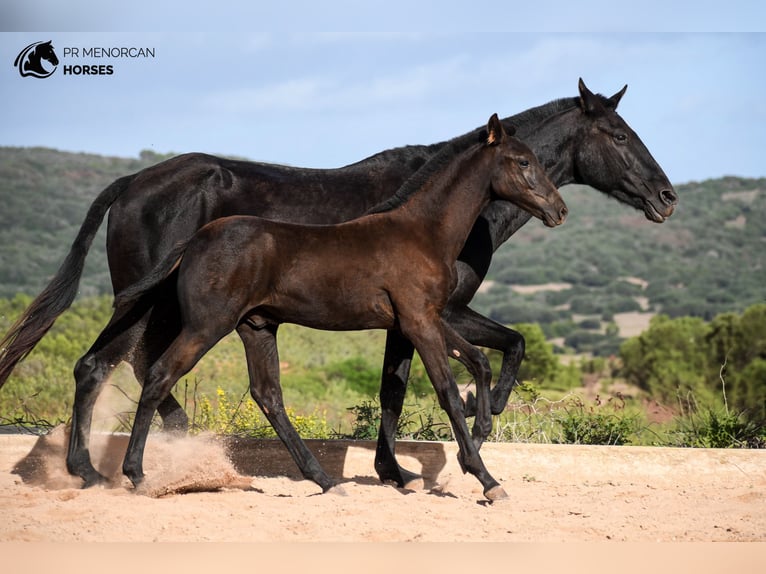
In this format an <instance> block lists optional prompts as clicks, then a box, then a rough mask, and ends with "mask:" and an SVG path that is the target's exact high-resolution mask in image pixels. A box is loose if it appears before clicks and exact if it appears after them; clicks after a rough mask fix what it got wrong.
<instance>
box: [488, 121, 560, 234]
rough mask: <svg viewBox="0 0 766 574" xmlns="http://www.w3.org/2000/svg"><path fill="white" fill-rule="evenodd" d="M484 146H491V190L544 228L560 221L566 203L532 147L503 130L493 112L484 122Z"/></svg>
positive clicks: (553, 225)
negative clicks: (485, 130)
mask: <svg viewBox="0 0 766 574" xmlns="http://www.w3.org/2000/svg"><path fill="white" fill-rule="evenodd" d="M487 134H488V135H487V145H488V146H494V147H495V148H496V149H495V158H494V165H493V167H492V170H493V171H492V192H493V193H494V194H495V195H496V196H497V197H499V198H500V199H505V200H507V201H510V202H511V203H514V204H516V205H518V206H519V207H521V208H522V209H524V210H526V211H528V212H529V213H531V214H532V215H533V216H535V217H537V218H538V219H541V220H542V221H543V223H545V225H547V226H548V227H555V226H557V225H561V224H562V223H564V220H565V219H566V216H567V212H568V209H567V206H566V204H565V203H564V200H563V199H562V198H561V195H560V194H559V192H558V190H557V189H556V186H555V185H553V183H552V182H551V180H550V179H548V176H547V175H546V173H545V169H543V166H542V165H540V162H539V161H538V160H537V157H536V156H535V154H534V153H532V150H530V149H529V147H527V145H526V144H524V143H522V142H521V140H518V139H516V138H514V137H512V135H513V134H512V133H510V134H509V133H507V132H506V131H505V129H504V128H503V124H502V123H501V122H500V120H499V119H498V117H497V114H493V115H492V117H491V118H489V123H488V124H487Z"/></svg>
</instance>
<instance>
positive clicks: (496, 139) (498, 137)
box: [487, 114, 505, 145]
mask: <svg viewBox="0 0 766 574" xmlns="http://www.w3.org/2000/svg"><path fill="white" fill-rule="evenodd" d="M503 139H505V130H504V129H503V124H502V123H501V122H500V118H498V117H497V114H492V117H491V118H489V121H488V122H487V145H497V144H499V143H500V142H502V141H503Z"/></svg>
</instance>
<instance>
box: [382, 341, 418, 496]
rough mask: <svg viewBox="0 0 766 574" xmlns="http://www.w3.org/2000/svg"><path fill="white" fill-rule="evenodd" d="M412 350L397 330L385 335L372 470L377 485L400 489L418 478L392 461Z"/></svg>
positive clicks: (394, 459)
mask: <svg viewBox="0 0 766 574" xmlns="http://www.w3.org/2000/svg"><path fill="white" fill-rule="evenodd" d="M414 351H415V349H414V347H413V346H412V343H410V341H409V340H408V339H407V338H406V337H403V336H402V334H401V333H399V332H398V331H388V332H387V334H386V356H385V362H384V369H383V375H382V377H381V381H380V429H379V431H378V445H377V448H376V450H375V471H376V472H377V473H378V477H379V478H380V480H381V482H389V481H390V482H394V483H396V485H397V486H399V487H400V488H404V487H405V486H407V484H409V483H411V482H413V481H415V480H418V479H420V478H421V476H420V475H419V474H415V473H414V472H410V471H408V470H405V469H404V468H402V467H401V466H399V463H398V462H397V460H396V453H395V445H396V442H395V441H396V429H397V426H398V423H399V417H400V416H401V414H402V406H403V404H404V395H405V392H406V391H407V378H408V377H409V373H410V365H411V363H412V356H413V353H414Z"/></svg>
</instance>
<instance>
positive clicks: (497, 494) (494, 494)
mask: <svg viewBox="0 0 766 574" xmlns="http://www.w3.org/2000/svg"><path fill="white" fill-rule="evenodd" d="M484 496H485V497H486V498H487V500H489V501H490V502H498V501H500V500H508V495H507V494H506V493H505V490H503V487H502V486H500V485H499V484H498V485H497V486H493V487H492V488H490V489H489V490H485V491H484Z"/></svg>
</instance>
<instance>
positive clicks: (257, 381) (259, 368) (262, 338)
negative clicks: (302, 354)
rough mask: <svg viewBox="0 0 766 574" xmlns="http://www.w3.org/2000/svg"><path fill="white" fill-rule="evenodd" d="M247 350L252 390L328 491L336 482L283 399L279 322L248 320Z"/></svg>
mask: <svg viewBox="0 0 766 574" xmlns="http://www.w3.org/2000/svg"><path fill="white" fill-rule="evenodd" d="M237 333H238V334H239V336H240V338H241V339H242V342H243V343H244V345H245V352H246V354H247V370H248V373H249V375H250V394H251V395H252V397H253V399H255V402H256V403H258V406H259V407H260V409H261V410H262V411H263V414H264V415H266V418H267V419H268V420H269V422H270V423H271V426H272V427H274V430H275V431H276V433H277V436H279V438H280V439H282V442H283V443H284V445H285V447H287V450H288V451H289V452H290V455H291V456H292V457H293V460H294V461H295V464H296V465H298V468H299V469H300V471H301V473H302V474H303V476H304V477H305V478H307V479H308V480H313V481H314V482H315V483H317V484H318V485H319V486H320V487H321V488H322V492H327V491H328V490H330V489H331V488H333V487H334V486H335V481H334V480H333V479H331V478H330V477H329V476H328V475H327V473H325V471H324V469H322V467H321V465H320V464H319V461H318V460H317V459H316V457H315V456H314V454H313V453H312V452H311V451H310V450H309V448H308V447H307V446H306V443H304V442H303V439H301V437H300V436H298V432H297V431H296V430H295V427H293V425H292V423H291V422H290V419H289V417H288V416H287V412H286V411H285V405H284V400H283V399H282V388H281V387H280V384H279V354H278V351H277V340H276V337H277V326H276V325H267V326H265V327H263V328H254V327H252V326H250V325H249V324H247V323H241V324H240V325H239V327H237Z"/></svg>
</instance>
